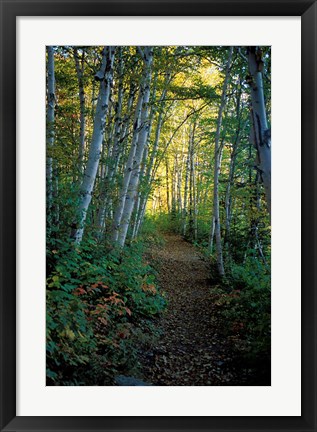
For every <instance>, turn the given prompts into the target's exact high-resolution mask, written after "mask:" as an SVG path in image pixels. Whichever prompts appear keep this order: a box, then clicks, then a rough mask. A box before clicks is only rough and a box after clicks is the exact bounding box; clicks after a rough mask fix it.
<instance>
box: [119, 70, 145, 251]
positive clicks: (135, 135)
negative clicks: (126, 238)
mask: <svg viewBox="0 0 317 432" xmlns="http://www.w3.org/2000/svg"><path fill="white" fill-rule="evenodd" d="M143 86H144V77H143V79H142V82H141V86H140V91H139V95H138V101H137V106H136V109H135V115H134V122H133V136H132V142H131V147H130V152H129V156H128V161H127V164H126V168H125V172H124V177H123V183H122V187H121V190H120V193H119V200H118V204H117V207H116V211H115V214H114V218H113V224H112V234H111V241H112V242H113V243H116V242H117V241H118V238H119V230H120V224H121V220H122V215H123V210H124V205H125V199H126V196H127V192H128V188H129V183H130V178H131V173H132V169H133V160H134V156H135V153H136V149H137V144H138V138H139V131H140V124H141V110H142V105H143V97H144V94H143V93H144V88H143Z"/></svg>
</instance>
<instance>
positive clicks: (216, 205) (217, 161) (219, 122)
mask: <svg viewBox="0 0 317 432" xmlns="http://www.w3.org/2000/svg"><path fill="white" fill-rule="evenodd" d="M232 53H233V47H230V48H229V54H228V60H227V64H226V73H225V79H224V82H223V86H222V94H221V101H220V107H219V112H218V120H217V129H216V137H215V161H214V212H213V217H214V223H215V238H216V253H217V268H218V273H219V276H220V277H223V276H224V275H225V270H224V265H223V253H222V243H221V227H220V212H219V174H220V156H221V155H220V153H221V148H220V131H221V125H222V115H223V111H224V108H225V105H226V92H227V86H228V82H229V75H230V67H231V62H232Z"/></svg>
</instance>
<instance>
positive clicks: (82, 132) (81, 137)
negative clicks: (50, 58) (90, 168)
mask: <svg viewBox="0 0 317 432" xmlns="http://www.w3.org/2000/svg"><path fill="white" fill-rule="evenodd" d="M84 58H85V51H84V50H83V53H82V58H81V64H80V61H79V56H78V50H77V48H74V59H75V66H76V74H77V81H78V89H79V107H80V133H79V152H78V172H79V175H81V174H82V173H83V159H84V152H85V131H86V119H85V90H84Z"/></svg>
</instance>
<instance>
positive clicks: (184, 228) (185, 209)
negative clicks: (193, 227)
mask: <svg viewBox="0 0 317 432" xmlns="http://www.w3.org/2000/svg"><path fill="white" fill-rule="evenodd" d="M189 175H190V148H189V147H188V150H187V159H186V172H185V186H184V200H183V236H184V237H185V235H186V229H187V199H188V183H189V182H188V179H189Z"/></svg>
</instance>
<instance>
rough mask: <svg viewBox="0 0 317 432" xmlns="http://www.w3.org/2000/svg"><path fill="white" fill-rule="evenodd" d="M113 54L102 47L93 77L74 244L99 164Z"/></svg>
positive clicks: (82, 225)
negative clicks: (93, 103)
mask: <svg viewBox="0 0 317 432" xmlns="http://www.w3.org/2000/svg"><path fill="white" fill-rule="evenodd" d="M114 56H115V47H105V48H104V50H103V59H102V66H101V69H100V70H99V71H98V72H97V74H96V76H95V78H96V79H97V80H98V81H100V88H99V96H98V102H97V107H96V113H95V120H94V129H93V134H92V141H91V145H90V149H89V156H88V161H87V166H86V169H85V173H84V178H83V182H82V185H81V188H80V198H79V208H78V214H79V223H78V227H77V229H76V230H74V232H73V233H72V237H73V239H74V241H75V244H79V243H80V242H81V240H82V237H83V233H84V225H85V221H86V216H87V211H88V208H89V205H90V202H91V198H92V192H93V188H94V184H95V180H96V174H97V170H98V166H99V159H100V154H101V146H102V140H103V136H104V130H105V124H106V116H107V112H108V106H109V98H110V92H111V84H112V74H113V61H114Z"/></svg>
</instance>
